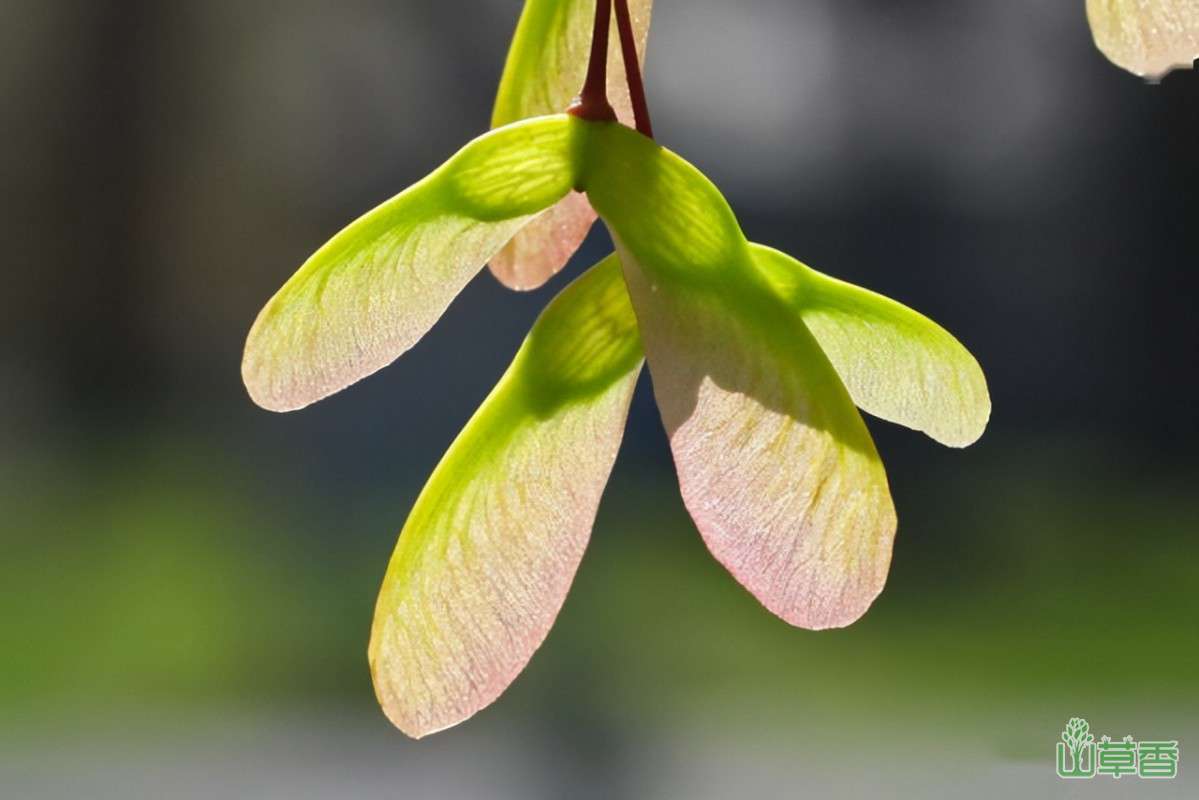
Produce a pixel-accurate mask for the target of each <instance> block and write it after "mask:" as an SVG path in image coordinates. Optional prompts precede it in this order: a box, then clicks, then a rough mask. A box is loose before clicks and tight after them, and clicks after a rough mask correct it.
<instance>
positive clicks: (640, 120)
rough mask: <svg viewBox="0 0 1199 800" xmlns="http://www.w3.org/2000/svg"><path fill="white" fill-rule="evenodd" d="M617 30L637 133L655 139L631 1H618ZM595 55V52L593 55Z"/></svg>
mask: <svg viewBox="0 0 1199 800" xmlns="http://www.w3.org/2000/svg"><path fill="white" fill-rule="evenodd" d="M616 28H617V30H618V31H619V32H620V52H621V54H622V55H623V56H624V71H625V75H626V76H628V79H629V99H630V100H631V101H632V103H633V119H634V121H635V122H636V124H637V131H638V132H639V133H640V134H641V135H643V136H647V137H649V138H650V139H652V138H654V126H653V124H652V123H651V122H650V120H649V103H648V102H646V99H645V83H644V82H643V81H642V79H641V65H640V64H639V63H638V61H637V40H636V39H635V38H634V36H633V18H632V15H631V14H629V0H616ZM592 54H593V55H594V51H593V53H592Z"/></svg>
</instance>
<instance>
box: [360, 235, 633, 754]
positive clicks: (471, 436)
mask: <svg viewBox="0 0 1199 800" xmlns="http://www.w3.org/2000/svg"><path fill="white" fill-rule="evenodd" d="M641 363H642V355H641V346H640V341H639V338H638V333H637V322H636V318H635V317H634V315H633V311H632V309H631V308H630V306H629V300H628V296H627V294H626V291H625V286H624V280H623V279H622V277H621V272H620V264H619V262H618V261H617V260H616V258H615V256H610V257H609V258H608V259H606V260H605V261H603V262H601V263H600V264H598V265H597V266H595V267H593V268H592V269H591V270H590V271H589V272H587V273H586V274H584V276H583V277H581V278H579V279H578V280H577V281H575V282H574V283H573V284H571V285H570V286H569V287H567V288H566V289H565V290H564V291H563V292H562V294H561V295H559V296H558V298H557V299H555V300H554V302H553V303H552V304H551V305H550V306H549V307H548V308H547V309H546V311H545V312H544V313H543V314H542V316H541V318H540V319H539V320H538V321H537V324H536V325H534V327H533V330H532V332H531V333H530V334H529V337H528V339H527V340H526V341H525V344H524V346H523V347H522V348H521V350H520V352H519V353H518V354H517V356H516V359H515V361H514V362H513V364H512V366H511V367H510V368H509V369H508V372H507V374H505V375H504V377H503V379H502V380H501V381H500V383H499V385H498V386H497V387H496V388H495V391H493V392H492V394H491V396H490V397H488V398H487V400H486V402H484V404H483V406H482V407H481V408H480V409H479V410H478V412H477V413H476V414H475V416H474V418H473V419H471V421H470V422H469V423H468V424H467V426H466V428H465V430H463V431H462V433H461V435H459V436H458V438H457V440H456V441H455V442H454V444H453V445H452V446H451V447H450V449H449V452H447V453H446V455H445V457H444V458H443V459H442V461H441V464H440V465H438V467H437V470H436V471H435V472H434V473H433V476H432V477H431V478H430V479H429V483H428V484H427V485H426V486H425V488H424V491H422V492H421V495H420V498H419V499H418V500H417V502H416V506H415V507H414V508H413V511H412V515H411V516H410V517H409V518H408V522H407V523H406V524H405V525H404V530H403V532H402V533H401V534H400V539H399V543H398V544H397V546H396V550H395V554H394V555H393V556H392V559H391V564H390V566H389V567H388V569H387V576H386V577H385V579H384V581H383V588H382V590H381V591H380V593H379V600H378V604H377V606H376V610H375V621H374V627H373V630H372V632H371V643H370V662H371V672H372V675H373V676H374V682H375V689H376V692H377V694H378V696H379V701H380V703H381V704H382V706H383V708H384V710H385V711H386V713H387V715H388V716H389V717H390V718H391V720H392V721H393V722H394V723H395V724H396V725H397V726H398V727H399V728H400V729H402V730H404V731H405V732H407V733H408V734H410V735H412V736H423V735H425V734H428V733H433V732H435V731H437V730H441V729H442V728H445V727H447V726H449V725H453V724H455V723H457V722H460V721H462V720H463V719H466V718H467V717H469V716H470V715H472V714H474V713H475V712H476V711H478V710H479V709H480V708H483V707H484V706H486V705H488V704H489V703H491V702H492V701H493V700H495V699H496V697H498V696H499V694H500V693H501V692H502V691H503V690H504V689H505V688H506V687H507V686H508V684H509V683H510V682H511V681H512V679H513V678H515V677H516V675H517V674H518V673H519V672H520V670H521V669H522V668H523V667H524V665H525V664H526V663H527V662H528V660H529V658H530V657H531V656H532V654H533V652H534V650H536V649H537V647H538V646H539V645H540V644H541V642H542V640H543V639H544V638H545V636H546V634H547V632H548V631H549V628H550V626H551V624H552V623H553V621H554V618H555V617H556V616H557V614H558V610H559V608H561V606H562V602H563V600H564V599H565V597H566V592H567V589H568V588H569V587H570V583H571V580H572V578H573V577H574V573H575V569H576V568H577V566H578V563H579V559H580V558H581V557H582V555H583V550H584V548H585V547H586V545H587V540H588V537H589V535H590V532H591V526H592V523H593V521H594V519H595V514H596V509H597V507H598V504H599V500H600V495H601V494H602V493H603V489H604V484H605V483H606V482H607V479H608V475H609V472H610V471H611V469H612V463H613V461H614V459H615V458H616V451H617V449H618V447H619V444H620V439H621V434H622V432H623V429H624V424H625V419H626V416H627V414H628V407H629V400H630V398H631V397H632V393H633V388H634V386H635V385H636V382H637V376H638V374H639V373H640V371H641Z"/></svg>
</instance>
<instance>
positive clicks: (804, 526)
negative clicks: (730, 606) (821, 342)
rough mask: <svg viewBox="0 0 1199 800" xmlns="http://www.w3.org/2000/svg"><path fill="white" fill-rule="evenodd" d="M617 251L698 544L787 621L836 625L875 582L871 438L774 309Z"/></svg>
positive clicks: (886, 507)
mask: <svg viewBox="0 0 1199 800" xmlns="http://www.w3.org/2000/svg"><path fill="white" fill-rule="evenodd" d="M619 252H620V256H621V260H622V261H623V262H624V264H625V274H626V279H627V281H628V286H629V292H630V295H631V296H632V298H633V305H634V308H636V310H637V316H638V318H639V320H640V322H641V331H642V340H643V342H644V346H645V352H646V356H647V358H648V360H649V365H650V373H651V375H652V376H653V384H654V395H655V397H656V398H657V400H658V407H659V409H660V410H661V413H662V421H663V423H664V424H665V426H666V430H667V433H668V434H669V436H670V446H671V450H672V451H673V453H674V461H675V466H676V468H677V470H678V476H679V486H680V488H681V489H682V494H683V501H684V503H685V504H686V506H687V510H688V511H689V512H690V513H691V516H692V518H693V519H694V520H695V524H696V526H697V527H698V528H699V531H700V533H701V534H702V535H703V537H704V541H705V542H706V543H707V545H708V548H709V549H710V550H711V551H712V554H713V555H714V556H715V557H716V559H717V560H718V561H720V563H722V564H724V566H725V567H726V568H728V570H729V571H730V572H731V573H732V574H733V575H734V576H735V577H736V578H737V580H739V581H740V582H741V583H742V584H743V585H744V586H745V587H746V588H747V589H749V591H750V592H751V593H752V594H753V595H754V596H755V597H757V598H758V600H759V601H761V603H762V604H763V605H764V606H766V608H768V609H769V610H770V611H772V612H774V613H775V614H777V615H778V616H780V617H782V618H783V619H784V620H786V621H787V622H789V623H791V624H792V625H799V626H801V627H804V628H811V629H822V628H834V627H841V626H844V625H848V624H850V623H851V622H853V621H854V620H856V619H858V618H859V617H860V616H861V615H862V614H863V613H865V611H866V609H867V608H869V606H870V604H871V602H872V601H873V600H874V598H875V597H876V596H877V595H878V594H879V592H881V591H882V588H883V584H884V583H885V582H886V578H887V570H888V568H889V566H890V562H891V545H892V541H893V540H894V536H895V528H896V519H895V509H894V506H893V505H892V502H891V496H890V492H889V489H888V487H887V477H886V473H885V471H884V470H883V465H882V462H881V461H880V460H879V457H878V453H877V452H876V451H875V449H874V444H873V443H872V441H871V439H870V435H869V433H868V432H867V430H866V427H865V425H864V424H863V422H862V419H861V417H860V416H859V415H858V412H857V409H855V408H854V405H853V402H852V401H851V400H850V399H849V396H848V394H847V393H846V390H845V388H844V387H843V386H842V385H841V382H840V381H839V379H838V378H837V375H836V373H835V372H834V371H833V368H832V366H831V365H830V364H829V362H828V359H827V358H825V356H824V354H823V353H822V352H821V350H820V347H819V346H818V345H817V344H816V342H815V340H814V339H813V338H812V336H811V334H810V333H809V332H808V331H807V330H806V329H805V328H804V327H803V324H802V323H800V322H797V321H792V320H789V318H788V317H787V315H785V314H774V313H769V312H768V311H766V310H765V309H762V308H758V309H754V308H738V307H737V306H736V305H735V304H734V302H726V301H728V300H729V298H724V297H721V296H719V295H715V294H707V293H704V292H700V291H694V290H691V289H686V288H674V287H669V286H667V285H664V284H662V283H660V282H655V281H654V280H653V279H652V278H650V277H649V276H648V275H647V274H646V272H645V271H644V270H643V269H642V268H641V267H640V266H639V265H638V263H637V261H636V259H635V257H634V256H632V255H630V254H629V253H628V251H627V250H624V249H621V250H620V251H619Z"/></svg>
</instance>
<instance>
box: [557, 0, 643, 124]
mask: <svg viewBox="0 0 1199 800" xmlns="http://www.w3.org/2000/svg"><path fill="white" fill-rule="evenodd" d="M618 2H620V0H618ZM625 13H626V15H627V13H628V6H627V5H626V6H625ZM611 25H612V0H596V3H595V28H594V30H593V31H592V34H591V60H590V61H588V62H587V79H586V80H585V81H584V82H583V91H582V92H580V93H579V97H578V99H576V100H575V101H574V102H573V103H571V105H570V108H568V109H567V110H566V111H567V113H568V114H574V115H575V116H576V117H581V118H582V119H588V120H593V121H597V122H615V121H616V112H615V111H613V110H612V104H611V103H609V102H608V29H609V28H610V27H611Z"/></svg>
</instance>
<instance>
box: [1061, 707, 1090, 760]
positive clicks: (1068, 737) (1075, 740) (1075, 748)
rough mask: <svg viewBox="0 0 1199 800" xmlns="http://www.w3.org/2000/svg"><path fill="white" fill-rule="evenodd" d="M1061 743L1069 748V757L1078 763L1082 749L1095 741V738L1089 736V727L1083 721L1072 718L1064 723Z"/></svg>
mask: <svg viewBox="0 0 1199 800" xmlns="http://www.w3.org/2000/svg"><path fill="white" fill-rule="evenodd" d="M1062 741H1063V742H1065V743H1066V747H1069V748H1070V757H1071V758H1073V759H1074V762H1075V763H1078V759H1079V757H1080V756H1081V755H1082V749H1083V748H1084V747H1086V746H1087V745H1088V744H1090V743H1091V742H1093V741H1095V737H1094V736H1092V735H1091V726H1090V724H1089V723H1088V722H1087V721H1086V720H1085V719H1080V718H1079V717H1072V718H1071V719H1070V721H1069V722H1067V723H1066V730H1064V731H1062Z"/></svg>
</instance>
